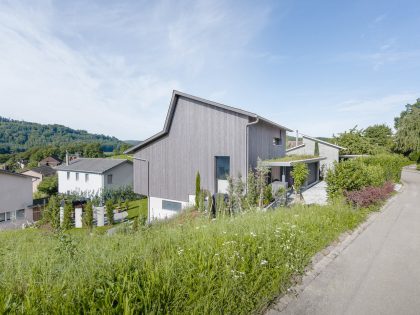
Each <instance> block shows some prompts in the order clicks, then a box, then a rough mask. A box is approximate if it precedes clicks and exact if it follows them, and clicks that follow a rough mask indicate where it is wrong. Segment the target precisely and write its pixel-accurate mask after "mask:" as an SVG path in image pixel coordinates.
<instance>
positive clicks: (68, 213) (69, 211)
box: [62, 201, 73, 230]
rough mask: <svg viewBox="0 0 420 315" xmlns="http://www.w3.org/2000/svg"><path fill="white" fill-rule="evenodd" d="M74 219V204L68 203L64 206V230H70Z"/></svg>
mask: <svg viewBox="0 0 420 315" xmlns="http://www.w3.org/2000/svg"><path fill="white" fill-rule="evenodd" d="M72 218H73V204H72V203H71V202H68V201H67V202H66V204H65V206H64V214H63V226H62V228H63V230H69V229H70V228H71V225H72Z"/></svg>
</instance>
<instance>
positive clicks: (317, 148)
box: [314, 141, 319, 156]
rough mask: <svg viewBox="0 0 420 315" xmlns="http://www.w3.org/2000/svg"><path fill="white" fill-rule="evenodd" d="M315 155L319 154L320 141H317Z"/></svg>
mask: <svg viewBox="0 0 420 315" xmlns="http://www.w3.org/2000/svg"><path fill="white" fill-rule="evenodd" d="M314 155H315V156H319V144H318V141H316V142H315V149H314Z"/></svg>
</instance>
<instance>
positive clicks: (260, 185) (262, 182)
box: [255, 159, 269, 208]
mask: <svg viewBox="0 0 420 315" xmlns="http://www.w3.org/2000/svg"><path fill="white" fill-rule="evenodd" d="M268 173H269V169H268V167H267V166H265V165H264V164H263V163H262V161H261V160H260V159H258V166H257V169H256V174H255V177H256V181H257V193H258V207H259V208H262V207H263V205H264V193H265V187H266V186H267V176H268Z"/></svg>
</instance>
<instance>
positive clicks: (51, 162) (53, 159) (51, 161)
mask: <svg viewBox="0 0 420 315" xmlns="http://www.w3.org/2000/svg"><path fill="white" fill-rule="evenodd" d="M61 163H63V161H62V160H61V159H59V158H58V157H57V156H55V155H51V156H47V157H46V158H44V159H42V160H41V161H39V163H38V165H39V166H51V167H56V166H58V165H60V164H61Z"/></svg>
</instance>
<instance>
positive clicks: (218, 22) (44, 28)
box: [0, 0, 420, 139]
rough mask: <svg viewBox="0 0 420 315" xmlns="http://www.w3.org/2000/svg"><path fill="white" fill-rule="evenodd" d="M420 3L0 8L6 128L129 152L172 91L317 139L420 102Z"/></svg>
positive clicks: (0, 100) (155, 127)
mask: <svg viewBox="0 0 420 315" xmlns="http://www.w3.org/2000/svg"><path fill="white" fill-rule="evenodd" d="M419 30H420V3H419V2H418V1H281V0H279V1H252V2H251V1H218V0H211V1H169V0H168V1H96V2H95V1H26V2H25V1H24V2H20V1H4V0H0V115H1V116H6V117H11V118H15V119H24V120H27V121H36V122H41V123H60V124H64V125H68V126H70V127H73V128H78V129H85V130H88V131H90V132H95V133H104V134H109V135H114V136H117V137H118V138H120V139H144V138H147V137H149V136H151V135H152V134H154V133H155V132H158V131H160V130H161V129H162V126H163V122H164V118H165V116H166V111H167V108H168V105H169V101H170V97H171V93H172V90H173V89H178V90H181V91H184V92H187V93H191V94H194V95H197V96H200V97H203V98H207V99H211V100H214V101H218V102H221V103H224V104H227V105H231V106H236V107H240V108H243V109H246V110H249V111H252V112H256V113H258V114H260V115H262V116H265V117H267V118H270V119H271V120H274V121H276V122H278V123H280V124H282V125H286V126H288V127H289V128H291V129H299V130H300V131H302V132H303V133H307V134H311V135H314V136H331V135H332V134H333V133H339V132H342V131H344V130H346V129H349V128H352V127H353V126H355V125H358V126H359V127H366V126H368V125H371V124H375V123H387V124H389V125H392V122H393V117H394V116H396V115H397V114H398V113H399V112H400V111H401V110H402V109H403V108H404V105H405V104H406V103H407V102H410V103H411V102H414V101H415V99H416V98H419V97H420V75H419V74H420V31H419Z"/></svg>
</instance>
